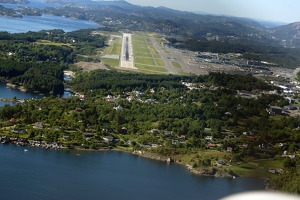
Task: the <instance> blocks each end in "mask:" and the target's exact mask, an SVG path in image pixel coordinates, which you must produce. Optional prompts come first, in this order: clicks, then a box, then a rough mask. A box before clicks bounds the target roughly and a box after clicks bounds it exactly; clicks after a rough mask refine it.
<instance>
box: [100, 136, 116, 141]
mask: <svg viewBox="0 0 300 200" xmlns="http://www.w3.org/2000/svg"><path fill="white" fill-rule="evenodd" d="M103 140H104V141H105V142H113V141H114V137H112V136H104V137H103Z"/></svg>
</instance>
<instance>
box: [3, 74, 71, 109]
mask: <svg viewBox="0 0 300 200" xmlns="http://www.w3.org/2000/svg"><path fill="white" fill-rule="evenodd" d="M66 80H70V78H69V79H66ZM72 95H73V93H72V92H70V91H69V88H66V89H65V91H64V94H63V95H62V97H63V98H69V97H72ZM14 97H16V98H17V99H21V100H22V99H32V98H35V99H40V98H43V97H44V96H43V95H40V94H37V93H33V92H22V91H21V90H18V89H15V88H9V87H7V86H6V83H3V82H0V98H9V99H12V98H14ZM6 104H8V105H14V103H10V102H3V101H0V107H3V106H4V105H6Z"/></svg>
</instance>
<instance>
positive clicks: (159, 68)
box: [135, 64, 168, 73]
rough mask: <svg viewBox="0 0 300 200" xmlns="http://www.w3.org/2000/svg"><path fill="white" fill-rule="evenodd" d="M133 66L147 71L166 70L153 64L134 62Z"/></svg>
mask: <svg viewBox="0 0 300 200" xmlns="http://www.w3.org/2000/svg"><path fill="white" fill-rule="evenodd" d="M135 67H137V68H138V69H141V70H142V71H147V72H148V73H149V72H163V73H166V72H168V70H166V69H165V68H162V67H155V66H150V65H142V64H135Z"/></svg>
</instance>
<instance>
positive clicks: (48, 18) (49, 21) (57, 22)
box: [0, 15, 99, 33]
mask: <svg viewBox="0 0 300 200" xmlns="http://www.w3.org/2000/svg"><path fill="white" fill-rule="evenodd" d="M86 28H99V26H98V25H97V24H95V23H93V22H90V21H85V20H75V19H70V18H65V17H58V16H52V15H42V16H24V17H23V18H10V17H0V31H7V32H10V33H23V32H27V31H40V30H53V29H62V30H64V31H65V32H69V31H75V30H79V29H86Z"/></svg>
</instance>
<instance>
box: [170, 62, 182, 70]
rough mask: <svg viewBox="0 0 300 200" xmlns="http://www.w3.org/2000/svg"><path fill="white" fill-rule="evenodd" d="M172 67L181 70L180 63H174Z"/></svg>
mask: <svg viewBox="0 0 300 200" xmlns="http://www.w3.org/2000/svg"><path fill="white" fill-rule="evenodd" d="M172 65H173V66H174V67H176V68H177V69H180V68H181V65H180V64H179V63H178V62H172Z"/></svg>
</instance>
